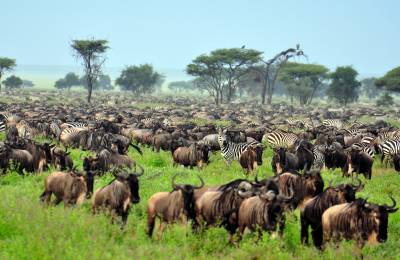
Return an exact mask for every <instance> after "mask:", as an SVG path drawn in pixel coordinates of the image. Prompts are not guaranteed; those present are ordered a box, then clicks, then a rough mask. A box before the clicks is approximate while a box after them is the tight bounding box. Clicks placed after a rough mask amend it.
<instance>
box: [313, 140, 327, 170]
mask: <svg viewBox="0 0 400 260" xmlns="http://www.w3.org/2000/svg"><path fill="white" fill-rule="evenodd" d="M327 148H328V146H327V145H325V144H320V145H314V147H313V149H312V153H313V156H314V161H313V165H312V166H311V168H312V169H317V170H321V169H322V168H324V166H325V154H324V153H325V150H326V149H327Z"/></svg>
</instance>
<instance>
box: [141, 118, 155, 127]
mask: <svg viewBox="0 0 400 260" xmlns="http://www.w3.org/2000/svg"><path fill="white" fill-rule="evenodd" d="M140 122H141V123H143V125H144V128H155V127H157V126H159V125H160V122H159V120H157V119H154V118H144V119H142V120H140Z"/></svg>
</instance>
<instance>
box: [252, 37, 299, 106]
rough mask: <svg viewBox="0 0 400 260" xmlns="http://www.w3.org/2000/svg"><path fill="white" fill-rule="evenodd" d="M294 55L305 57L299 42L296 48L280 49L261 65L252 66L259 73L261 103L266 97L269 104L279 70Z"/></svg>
mask: <svg viewBox="0 0 400 260" xmlns="http://www.w3.org/2000/svg"><path fill="white" fill-rule="evenodd" d="M296 56H304V57H306V55H305V54H304V52H303V50H301V49H300V45H299V44H297V46H296V48H289V49H287V50H285V51H281V52H280V53H278V54H276V55H275V56H274V57H273V58H272V59H269V60H267V61H265V60H263V61H262V64H261V65H259V66H255V67H253V69H254V70H255V71H257V73H258V75H259V76H258V78H259V80H260V82H261V103H262V104H263V105H264V104H265V98H267V104H268V105H270V104H271V102H272V95H273V94H274V90H275V83H276V80H277V78H278V75H279V72H280V70H281V69H282V68H283V66H284V65H285V64H286V63H287V61H288V60H289V59H291V58H293V57H296Z"/></svg>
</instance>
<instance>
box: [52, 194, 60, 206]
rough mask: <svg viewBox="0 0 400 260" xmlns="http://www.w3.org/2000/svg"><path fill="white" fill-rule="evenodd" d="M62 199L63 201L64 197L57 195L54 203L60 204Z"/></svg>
mask: <svg viewBox="0 0 400 260" xmlns="http://www.w3.org/2000/svg"><path fill="white" fill-rule="evenodd" d="M61 201H62V198H58V197H57V196H56V198H55V200H54V201H53V203H54V205H58V204H60V202H61ZM49 202H50V197H49Z"/></svg>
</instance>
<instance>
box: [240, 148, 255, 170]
mask: <svg viewBox="0 0 400 260" xmlns="http://www.w3.org/2000/svg"><path fill="white" fill-rule="evenodd" d="M239 162H240V165H241V166H242V168H243V169H244V170H245V171H246V173H247V174H249V173H250V172H252V171H253V170H254V169H257V165H258V163H257V153H256V151H255V149H254V148H253V147H248V148H247V149H246V150H245V151H244V152H242V153H241V154H240V157H239Z"/></svg>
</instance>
